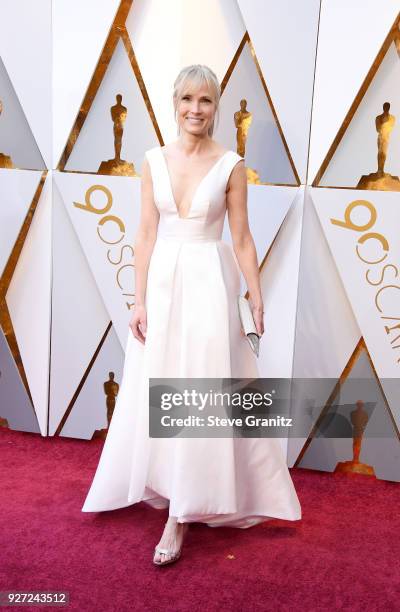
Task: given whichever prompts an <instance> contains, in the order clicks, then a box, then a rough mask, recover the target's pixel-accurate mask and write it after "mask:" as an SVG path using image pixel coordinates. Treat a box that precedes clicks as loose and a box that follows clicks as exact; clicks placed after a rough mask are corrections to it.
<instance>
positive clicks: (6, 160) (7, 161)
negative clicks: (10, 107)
mask: <svg viewBox="0 0 400 612" xmlns="http://www.w3.org/2000/svg"><path fill="white" fill-rule="evenodd" d="M2 112H3V103H2V101H1V100H0V115H1V113H2ZM0 168H14V164H13V163H12V161H11V157H10V156H9V155H5V154H4V153H0Z"/></svg>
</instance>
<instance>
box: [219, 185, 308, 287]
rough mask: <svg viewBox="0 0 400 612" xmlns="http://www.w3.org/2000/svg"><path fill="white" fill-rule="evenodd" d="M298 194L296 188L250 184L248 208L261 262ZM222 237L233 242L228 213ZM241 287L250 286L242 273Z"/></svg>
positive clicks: (259, 261)
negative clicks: (246, 284)
mask: <svg viewBox="0 0 400 612" xmlns="http://www.w3.org/2000/svg"><path fill="white" fill-rule="evenodd" d="M297 193H298V188H297V187H275V186H272V185H248V198H247V211H248V218H249V227H250V231H251V234H252V236H253V240H254V244H255V247H256V251H257V260H258V265H261V263H262V261H263V260H264V257H265V255H266V254H267V252H268V249H269V248H270V246H271V244H272V242H273V240H274V238H275V236H276V235H277V233H278V230H279V228H280V226H281V225H282V223H283V221H284V219H285V217H286V215H287V213H288V210H289V208H290V207H291V205H292V204H293V200H294V199H295V197H296V195H297ZM222 239H223V240H225V241H226V242H229V243H232V237H231V232H230V228H229V221H228V215H226V217H225V223H224V230H223V234H222ZM241 289H242V290H243V291H246V289H247V288H246V286H245V281H244V278H243V275H241Z"/></svg>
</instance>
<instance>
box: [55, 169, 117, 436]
mask: <svg viewBox="0 0 400 612" xmlns="http://www.w3.org/2000/svg"><path fill="white" fill-rule="evenodd" d="M58 174H59V173H57V172H55V173H54V175H55V180H54V186H53V192H54V196H53V271H54V276H53V284H52V330H51V378H50V419H49V435H53V434H54V432H55V430H56V429H57V427H58V425H59V423H60V421H61V419H62V417H63V415H64V413H65V411H66V410H67V408H68V406H69V404H70V402H71V400H72V397H73V395H74V393H75V391H76V389H77V387H78V385H79V383H80V382H81V380H82V378H83V376H84V374H85V372H86V369H87V367H88V365H89V362H90V360H91V359H92V357H93V355H94V353H95V351H96V349H97V347H98V345H99V343H100V341H101V338H102V336H103V334H104V332H105V331H106V329H107V325H108V324H109V322H110V318H109V316H108V314H107V311H106V309H105V308H104V305H103V301H102V299H101V296H100V294H99V291H98V289H97V286H96V283H95V281H94V279H93V274H92V272H91V270H90V268H89V265H88V263H87V260H86V258H85V255H84V253H83V250H82V247H81V245H80V243H79V239H78V237H77V235H76V232H75V230H74V228H73V226H72V224H71V222H70V220H69V217H68V214H67V212H66V210H65V204H64V202H63V201H62V197H61V195H60V192H59V189H58V186H57V177H58ZM67 178H68V177H67Z"/></svg>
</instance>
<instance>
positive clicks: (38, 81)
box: [0, 0, 73, 168]
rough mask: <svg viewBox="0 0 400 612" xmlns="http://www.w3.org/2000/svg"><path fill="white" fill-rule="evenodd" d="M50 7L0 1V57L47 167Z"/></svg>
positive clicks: (48, 1) (39, 0)
mask: <svg viewBox="0 0 400 612" xmlns="http://www.w3.org/2000/svg"><path fill="white" fill-rule="evenodd" d="M57 2H59V0H57ZM70 4H71V3H70ZM51 10H52V0H35V1H34V2H33V1H32V0H18V2H14V1H13V0H3V1H2V2H1V18H0V57H1V59H2V60H3V62H4V64H5V67H6V70H7V72H8V74H9V77H10V79H11V82H12V84H13V87H14V89H15V91H16V94H17V96H18V99H19V102H20V104H21V106H22V109H23V112H24V114H25V117H26V119H27V121H28V123H29V125H30V129H31V130H32V132H33V135H34V138H35V140H36V142H37V144H38V146H39V149H40V152H41V155H42V157H43V158H44V161H45V164H46V166H47V167H48V168H51V167H52V155H51V149H52V142H51V129H52V124H51V117H52V92H51V64H52V46H51V45H52V40H51ZM72 46H73V45H72ZM2 96H3V93H1V94H0V99H2ZM1 121H2V118H1V117H0V122H1ZM14 127H15V128H16V127H17V124H16V125H14ZM0 150H1V148H0ZM30 167H32V166H30Z"/></svg>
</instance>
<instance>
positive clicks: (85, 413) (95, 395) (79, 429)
mask: <svg viewBox="0 0 400 612" xmlns="http://www.w3.org/2000/svg"><path fill="white" fill-rule="evenodd" d="M128 333H131V332H129V330H128V332H127V334H128ZM123 364H124V351H123V349H122V347H121V344H120V342H119V340H118V338H117V335H116V333H115V331H114V328H113V327H111V328H110V331H109V332H108V334H107V337H106V339H105V341H104V343H103V345H102V347H101V349H100V351H99V353H98V354H97V356H96V361H95V362H94V364H93V366H92V368H91V370H90V372H89V374H88V376H87V378H86V380H85V382H84V384H83V386H82V389H81V391H80V393H79V396H78V397H77V398H76V401H75V403H74V405H73V407H72V411H71V413H70V415H69V416H68V419H67V421H66V423H65V425H64V427H63V428H62V431H61V435H62V436H67V437H70V438H83V439H85V440H90V439H91V438H92V436H93V433H94V431H95V430H96V429H97V430H98V429H105V428H106V427H107V396H106V393H105V388H104V384H105V382H106V381H108V380H109V378H110V377H109V374H110V372H112V373H113V374H114V381H115V382H116V383H117V384H119V385H121V381H122V371H123Z"/></svg>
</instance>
